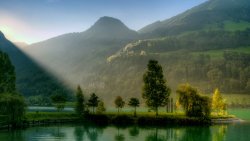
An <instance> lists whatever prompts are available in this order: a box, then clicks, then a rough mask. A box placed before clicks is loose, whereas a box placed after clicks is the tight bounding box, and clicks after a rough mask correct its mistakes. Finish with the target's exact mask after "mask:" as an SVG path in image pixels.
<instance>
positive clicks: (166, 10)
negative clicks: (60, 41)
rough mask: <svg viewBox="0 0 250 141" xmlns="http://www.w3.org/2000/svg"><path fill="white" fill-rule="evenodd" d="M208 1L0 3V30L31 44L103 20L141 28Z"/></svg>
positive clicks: (36, 0) (32, 0) (12, 0)
mask: <svg viewBox="0 0 250 141" xmlns="http://www.w3.org/2000/svg"><path fill="white" fill-rule="evenodd" d="M205 1H207V0H0V30H1V31H2V32H3V33H4V34H5V35H6V36H7V38H9V39H10V40H12V41H19V42H26V43H34V42H38V41H41V40H45V39H48V38H51V37H54V36H57V35H61V34H64V33H69V32H81V31H84V30H86V29H87V28H89V27H90V26H91V25H93V24H94V22H95V21H96V20H98V19H99V18H100V17H102V16H111V17H114V18H118V19H120V20H121V21H122V22H124V23H125V24H126V25H127V26H128V27H129V28H131V29H134V30H139V29H140V28H142V27H144V26H145V25H148V24H150V23H152V22H155V21H158V20H165V19H167V18H170V17H172V16H175V15H177V14H179V13H181V12H183V11H185V10H187V9H190V8H191V7H193V6H196V5H199V4H200V3H203V2H205Z"/></svg>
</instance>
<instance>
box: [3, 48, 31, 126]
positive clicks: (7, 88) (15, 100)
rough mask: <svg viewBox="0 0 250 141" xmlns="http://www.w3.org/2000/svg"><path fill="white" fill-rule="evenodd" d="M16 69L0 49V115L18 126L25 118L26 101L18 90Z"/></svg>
mask: <svg viewBox="0 0 250 141" xmlns="http://www.w3.org/2000/svg"><path fill="white" fill-rule="evenodd" d="M15 78H16V74H15V70H14V66H13V65H12V64H11V61H10V59H9V57H8V55H7V54H5V53H2V52H1V51H0V115H6V116H7V117H8V119H7V122H8V123H9V124H11V125H12V127H14V128H15V127H17V126H18V124H19V123H20V121H21V120H22V119H23V118H24V114H25V107H26V103H25V101H24V99H23V97H22V96H21V95H19V94H17V92H16V88H15V83H16V82H15Z"/></svg>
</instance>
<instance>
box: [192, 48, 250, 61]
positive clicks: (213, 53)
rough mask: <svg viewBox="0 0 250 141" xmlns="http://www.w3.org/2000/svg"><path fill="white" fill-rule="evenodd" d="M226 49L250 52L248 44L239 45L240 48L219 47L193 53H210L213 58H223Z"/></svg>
mask: <svg viewBox="0 0 250 141" xmlns="http://www.w3.org/2000/svg"><path fill="white" fill-rule="evenodd" d="M225 51H232V52H238V53H247V54H250V47H249V46H247V47H239V48H232V49H217V50H208V51H198V52H192V55H195V56H197V55H199V54H205V55H209V56H210V57H211V59H222V58H223V54H224V52H225Z"/></svg>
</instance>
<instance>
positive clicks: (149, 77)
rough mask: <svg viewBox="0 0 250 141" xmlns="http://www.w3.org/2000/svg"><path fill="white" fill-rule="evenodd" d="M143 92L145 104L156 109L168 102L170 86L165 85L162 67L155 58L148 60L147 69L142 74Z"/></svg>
mask: <svg viewBox="0 0 250 141" xmlns="http://www.w3.org/2000/svg"><path fill="white" fill-rule="evenodd" d="M143 81H144V86H143V92H142V97H143V98H144V99H146V104H147V105H148V106H149V107H152V108H154V109H155V110H156V114H158V107H160V106H164V105H166V104H167V102H168V98H169V95H170V92H171V90H170V88H169V87H168V86H166V81H165V80H164V76H163V71H162V67H161V65H160V64H158V61H156V60H149V62H148V66H147V71H146V72H145V74H144V75H143Z"/></svg>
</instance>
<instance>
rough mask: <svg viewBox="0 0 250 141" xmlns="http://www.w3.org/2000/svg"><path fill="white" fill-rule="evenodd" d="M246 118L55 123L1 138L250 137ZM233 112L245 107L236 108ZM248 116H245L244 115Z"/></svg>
mask: <svg viewBox="0 0 250 141" xmlns="http://www.w3.org/2000/svg"><path fill="white" fill-rule="evenodd" d="M243 111H244V113H245V115H246V116H247V117H245V119H246V120H245V121H244V122H240V123H230V124H221V125H213V126H203V127H199V126H166V127H164V128H162V127H138V126H129V127H115V126H106V127H100V126H96V125H89V124H87V123H86V124H82V125H67V124H66V125H65V124H64V125H53V126H38V127H30V128H27V129H23V130H16V131H12V132H10V131H0V141H249V140H250V134H249V133H250V122H249V121H248V118H249V115H250V113H249V111H250V110H243ZM232 112H235V113H237V112H239V113H242V111H239V110H234V111H232ZM243 118H244V117H243Z"/></svg>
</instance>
